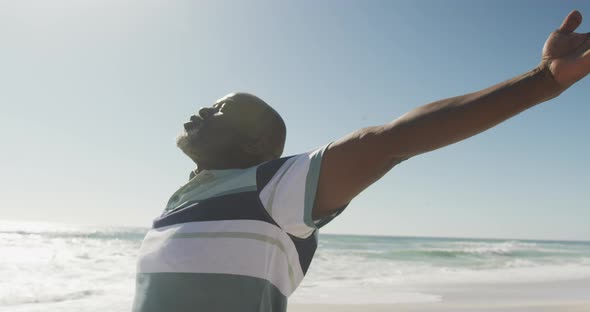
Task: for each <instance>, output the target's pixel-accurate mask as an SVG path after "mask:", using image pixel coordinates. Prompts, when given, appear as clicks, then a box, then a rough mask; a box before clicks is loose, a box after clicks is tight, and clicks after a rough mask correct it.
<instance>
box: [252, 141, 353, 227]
mask: <svg viewBox="0 0 590 312" xmlns="http://www.w3.org/2000/svg"><path fill="white" fill-rule="evenodd" d="M328 146H329V144H327V145H325V146H322V147H320V148H318V149H315V150H312V151H310V152H307V153H303V154H299V155H295V156H291V157H288V158H281V159H278V160H277V161H278V163H277V164H276V165H275V166H272V164H271V165H269V166H266V167H264V165H263V166H261V167H263V168H260V169H259V170H266V171H271V172H267V173H266V174H267V175H269V174H270V175H272V178H270V180H269V181H268V183H266V185H264V186H263V188H262V190H261V191H260V194H259V196H260V201H261V202H262V204H263V206H264V208H265V209H266V211H267V212H268V213H269V215H270V216H271V217H272V218H273V220H274V221H275V222H277V224H278V225H279V226H281V228H283V230H285V231H286V232H287V233H289V234H291V235H294V236H297V237H300V238H306V237H308V236H309V235H311V234H313V232H314V231H315V230H316V229H318V228H319V227H321V226H323V225H325V224H327V223H328V222H329V221H330V220H332V219H333V218H334V217H335V216H336V215H337V214H338V213H339V212H340V211H341V210H342V209H341V210H339V212H338V213H336V214H334V215H331V216H329V217H327V218H324V219H321V220H313V219H312V210H313V205H314V201H315V196H316V192H317V188H318V181H319V177H320V169H321V164H322V157H323V155H324V151H325V150H326V149H327V147H328ZM277 166H278V168H277ZM272 171H274V172H272Z"/></svg>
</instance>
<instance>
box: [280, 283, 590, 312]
mask: <svg viewBox="0 0 590 312" xmlns="http://www.w3.org/2000/svg"><path fill="white" fill-rule="evenodd" d="M588 289H590V279H576V280H564V281H547V282H539V283H490V284H462V285H456V284H455V285H453V284H447V285H434V286H426V285H424V286H423V287H418V288H417V289H416V288H415V289H413V290H415V291H420V292H421V293H428V294H430V295H436V296H440V298H441V300H440V301H436V302H415V303H407V302H403V303H386V304H383V303H379V304H371V303H369V304H364V303H360V304H354V303H353V304H338V303H335V304H323V303H317V304H314V303H293V304H289V306H288V309H287V311H289V312H304V311H306V312H320V311H321V312H336V311H342V312H361V311H364V312H384V311H400V312H426V311H434V312H451V311H474V312H478V311H481V312H500V311H503V312H504V311H510V312H512V311H514V312H532V311H541V312H548V311H557V312H565V311H571V312H582V311H584V312H587V311H590V292H588Z"/></svg>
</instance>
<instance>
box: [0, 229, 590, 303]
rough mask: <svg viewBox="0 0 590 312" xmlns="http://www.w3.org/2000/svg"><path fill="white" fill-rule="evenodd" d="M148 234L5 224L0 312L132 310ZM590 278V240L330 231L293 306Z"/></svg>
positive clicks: (433, 297)
mask: <svg viewBox="0 0 590 312" xmlns="http://www.w3.org/2000/svg"><path fill="white" fill-rule="evenodd" d="M146 231H147V229H146V228H133V227H104V226H103V227H98V226H79V225H63V224H50V223H24V222H1V223H0V276H1V277H2V278H1V279H0V311H11V312H13V311H14V312H21V311H58V312H59V311H72V312H73V311H76V312H81V311H89V312H90V311H93V312H94V311H129V310H130V307H131V303H132V299H133V295H134V291H135V290H134V287H135V285H134V277H135V262H136V256H137V252H138V249H139V247H140V245H141V241H142V239H143V236H144V234H145V233H146ZM588 278H590V242H581V241H539V240H519V239H470V238H429V237H386V236H355V235H328V234H321V235H320V240H319V247H318V250H317V252H316V255H315V257H314V261H313V262H312V264H311V268H310V270H309V272H308V274H307V276H306V278H305V279H304V281H303V283H302V284H301V285H300V286H299V289H298V290H297V291H296V292H295V294H294V295H293V296H292V297H291V298H290V300H289V302H290V303H312V304H313V303H320V304H321V303H337V304H367V303H402V302H434V301H439V300H441V298H440V296H439V295H437V294H436V293H433V292H429V291H425V289H427V288H432V287H433V286H436V285H469V284H498V283H500V284H504V283H538V282H539V283H540V282H547V281H561V280H576V279H588Z"/></svg>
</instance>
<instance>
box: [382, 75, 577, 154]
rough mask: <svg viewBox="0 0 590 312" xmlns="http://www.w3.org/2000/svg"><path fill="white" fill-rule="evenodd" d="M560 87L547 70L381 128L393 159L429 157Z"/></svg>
mask: <svg viewBox="0 0 590 312" xmlns="http://www.w3.org/2000/svg"><path fill="white" fill-rule="evenodd" d="M563 90H565V87H562V86H560V85H559V84H558V83H557V82H556V81H555V80H554V78H553V76H552V74H551V73H550V71H549V70H548V69H547V68H546V67H545V66H543V67H538V68H535V69H533V70H531V71H529V72H527V73H525V74H523V75H521V76H518V77H515V78H513V79H511V80H508V81H505V82H503V83H500V84H497V85H495V86H492V87H489V88H487V89H484V90H481V91H478V92H474V93H470V94H466V95H463V96H458V97H453V98H449V99H445V100H441V101H437V102H434V103H431V104H428V105H425V106H422V107H419V108H416V109H414V110H412V111H410V112H408V113H407V114H405V115H403V116H401V117H400V118H398V119H397V120H395V121H393V122H391V123H390V124H387V125H385V126H383V127H382V129H381V130H380V132H381V131H382V132H381V134H382V135H384V136H385V137H386V140H387V142H388V143H386V144H388V145H389V144H391V143H394V144H391V145H389V146H391V151H390V152H391V156H392V157H393V158H394V159H406V158H409V157H412V156H415V155H418V154H422V153H425V152H429V151H432V150H435V149H438V148H441V147H444V146H447V145H450V144H453V143H455V142H458V141H461V140H463V139H466V138H469V137H471V136H473V135H475V134H478V133H480V132H482V131H484V130H487V129H489V128H491V127H493V126H495V125H497V124H499V123H501V122H502V121H504V120H506V119H508V118H510V117H512V116H514V115H516V114H518V113H520V112H522V111H524V110H526V109H528V108H530V107H532V106H534V105H536V104H539V103H541V102H544V101H547V100H549V99H552V98H554V97H556V96H557V95H559V94H560V93H561V92H562V91H563Z"/></svg>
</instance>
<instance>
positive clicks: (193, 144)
mask: <svg viewBox="0 0 590 312" xmlns="http://www.w3.org/2000/svg"><path fill="white" fill-rule="evenodd" d="M285 137H286V127H285V123H284V122H283V119H282V118H281V116H280V115H279V114H278V113H277V112H276V111H275V110H274V109H273V108H272V107H270V105H268V104H267V103H266V102H264V101H263V100H262V99H260V98H259V97H257V96H255V95H252V94H249V93H232V94H228V95H226V96H224V97H223V98H221V99H219V100H218V101H216V102H215V104H214V105H213V106H211V107H206V108H201V109H200V110H199V113H198V114H197V115H193V116H191V118H190V121H189V122H187V123H185V124H184V131H183V133H181V134H180V135H179V137H178V138H177V145H178V147H179V148H180V149H181V150H182V151H183V152H184V153H185V154H187V156H189V157H190V158H191V159H193V160H194V161H195V162H196V163H197V167H198V168H199V169H229V168H247V167H250V166H254V165H257V164H260V163H262V162H265V161H268V160H272V159H276V158H279V157H280V156H281V154H282V152H283V148H284V145H285Z"/></svg>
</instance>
